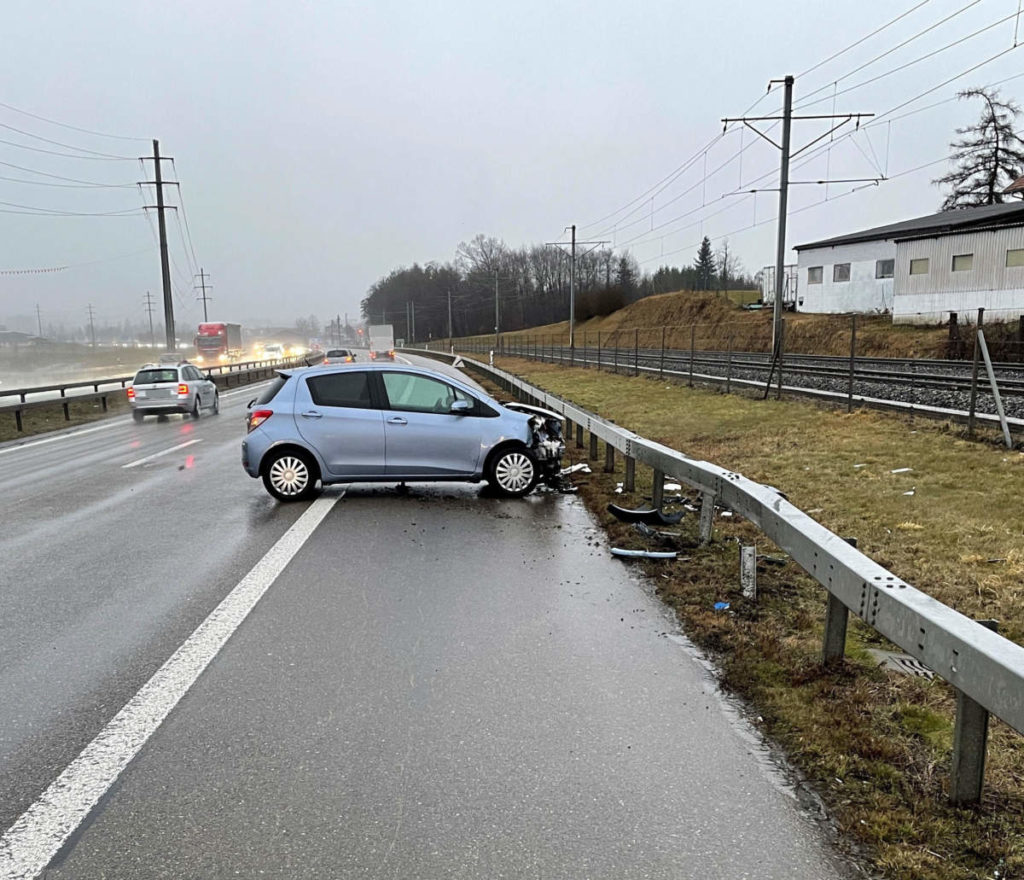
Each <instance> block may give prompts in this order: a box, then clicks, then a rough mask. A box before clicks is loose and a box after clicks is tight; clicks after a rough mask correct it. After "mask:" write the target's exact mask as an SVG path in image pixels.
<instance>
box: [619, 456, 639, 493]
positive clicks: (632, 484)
mask: <svg viewBox="0 0 1024 880" xmlns="http://www.w3.org/2000/svg"><path fill="white" fill-rule="evenodd" d="M622 488H623V490H624V491H626V492H635V491H636V459H635V458H633V457H632V456H630V455H627V456H626V474H625V476H624V477H623V478H622Z"/></svg>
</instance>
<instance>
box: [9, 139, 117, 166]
mask: <svg viewBox="0 0 1024 880" xmlns="http://www.w3.org/2000/svg"><path fill="white" fill-rule="evenodd" d="M0 144H7V146H9V147H17V148H18V149H19V150H31V151H32V152H33V153H46V154H47V155H48V156H62V157H64V158H65V159H92V160H93V161H94V162H128V161H134V159H135V158H136V157H135V156H76V155H75V154H74V153H58V152H57V151H56V150H44V149H43V148H42V147H30V146H28V145H27V144H18V143H15V142H14V141H5V140H0Z"/></svg>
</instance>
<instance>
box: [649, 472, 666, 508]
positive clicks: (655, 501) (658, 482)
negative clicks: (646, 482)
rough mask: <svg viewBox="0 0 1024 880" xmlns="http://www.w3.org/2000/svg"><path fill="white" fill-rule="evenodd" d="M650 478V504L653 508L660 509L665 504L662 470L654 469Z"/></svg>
mask: <svg viewBox="0 0 1024 880" xmlns="http://www.w3.org/2000/svg"><path fill="white" fill-rule="evenodd" d="M651 479H652V482H651V506H652V507H653V508H654V509H655V510H661V508H662V507H663V506H664V504H665V474H664V472H663V471H659V470H655V471H654V476H653V477H652V478H651Z"/></svg>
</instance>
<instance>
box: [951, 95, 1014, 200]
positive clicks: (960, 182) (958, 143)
mask: <svg viewBox="0 0 1024 880" xmlns="http://www.w3.org/2000/svg"><path fill="white" fill-rule="evenodd" d="M957 97H958V98H982V99H983V100H984V101H985V108H984V109H983V110H982V113H981V117H980V118H979V119H978V121H977V122H976V123H975V124H974V125H968V126H965V127H964V128H958V129H957V130H956V133H957V134H958V135H961V137H960V138H958V139H957V140H955V141H953V142H952V143H951V144H950V145H949V146H950V148H951V149H952V151H953V154H952V156H951V157H950V161H951V162H953V163H954V164H955V167H954V168H953V170H952V171H950V172H949V173H948V174H946V175H945V176H944V177H940V178H938V180H934V181H932V183H936V184H939V185H941V186H949V187H950V188H951V191H950V193H949V195H947V196H946V199H945V201H944V202H943V203H942V210H943V211H948V210H950V209H951V208H969V207H974V206H977V205H998V204H1002V202H1003V201H1004V197H1003V190H1004V189H1005V188H1006V187H1007V186H1008V185H1009V184H1010V183H1012V182H1013V180H1015V179H1016V178H1017V177H1018V176H1020V175H1021V174H1022V173H1024V141H1022V140H1021V139H1020V138H1019V137H1018V136H1017V133H1016V132H1015V131H1014V122H1015V121H1016V119H1017V115H1018V114H1019V113H1020V107H1019V106H1017V104H1016V103H1015V102H1013V101H1000V100H998V98H999V90H998V89H986V88H980V89H965V90H964V91H962V92H959V93H958V94H957Z"/></svg>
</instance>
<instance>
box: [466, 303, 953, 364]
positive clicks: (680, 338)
mask: <svg viewBox="0 0 1024 880" xmlns="http://www.w3.org/2000/svg"><path fill="white" fill-rule="evenodd" d="M734 293H736V292H734ZM771 325H772V318H771V311H770V310H768V309H764V310H761V311H744V310H743V309H741V308H739V306H738V305H737V303H736V302H734V301H733V298H732V297H730V296H725V297H723V296H721V295H718V294H711V293H692V292H691V293H686V292H683V293H664V294H660V295H657V296H650V297H647V298H645V299H642V300H640V301H639V302H636V303H633V304H632V305H629V306H627V307H626V308H624V309H620V310H619V311H617V312H614V313H613V314H611V315H608V316H607V317H604V318H592V319H590V320H589V321H583V322H581V323H579V324H577V327H576V330H577V333H578V334H579V337H578V338H579V340H580V343H583V342H587V343H589V344H590V345H596V344H597V338H598V333H600V334H601V336H602V340H609V339H611V340H612V341H613V344H614V340H615V339H618V340H619V343H618V344H619V345H620V347H630V346H631V345H632V344H633V332H634V331H635V330H639V331H640V333H641V337H640V345H641V346H645V345H646V346H649V347H656V346H657V345H660V340H661V331H662V328H666V344H668V345H669V346H670V347H674V348H687V347H688V346H689V344H690V328H691V327H693V326H695V327H696V333H695V342H696V345H697V348H698V349H715V350H725V349H726V348H727V347H728V345H729V341H730V339H731V340H732V345H733V348H734V349H735V350H737V351H767V350H769V349H770V347H771V336H772V326H771ZM568 332H569V327H568V322H566V321H563V322H560V323H558V324H548V325H546V326H543V327H533V328H530V329H529V330H522V331H518V332H514V333H508V334H504V335H506V336H508V337H511V338H517V337H524V336H529V337H544V338H558V339H563V338H567V336H568ZM613 334H614V335H613ZM481 338H483V337H481ZM490 338H492V337H487V339H490ZM946 341H947V330H946V328H944V327H912V326H894V325H893V323H892V319H891V318H890V317H888V316H885V315H879V316H864V315H860V316H858V318H857V351H858V354H860V355H866V356H877V357H944V356H945V353H946ZM786 349H787V350H788V351H791V352H797V353H803V354H831V355H848V354H849V353H850V318H849V317H848V316H836V315H805V314H787V315H786Z"/></svg>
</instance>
